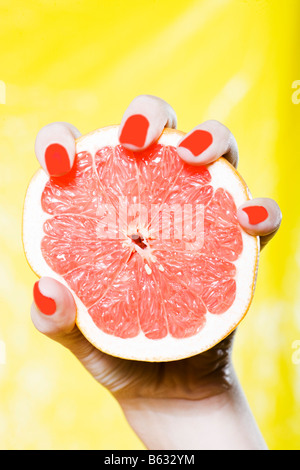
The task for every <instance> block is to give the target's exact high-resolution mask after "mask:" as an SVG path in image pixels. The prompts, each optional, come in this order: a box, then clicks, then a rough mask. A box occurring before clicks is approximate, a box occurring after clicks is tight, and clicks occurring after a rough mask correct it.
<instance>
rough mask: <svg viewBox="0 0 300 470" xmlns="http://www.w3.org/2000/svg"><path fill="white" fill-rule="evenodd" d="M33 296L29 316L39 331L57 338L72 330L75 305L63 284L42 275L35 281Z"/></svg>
mask: <svg viewBox="0 0 300 470" xmlns="http://www.w3.org/2000/svg"><path fill="white" fill-rule="evenodd" d="M33 297H34V304H33V305H32V309H31V318H32V321H33V324H34V325H35V327H36V328H37V329H38V330H39V331H40V332H41V333H44V334H45V335H47V336H51V337H52V338H53V339H57V338H61V337H63V336H64V335H67V334H68V333H69V332H70V331H72V330H73V328H74V326H75V318H76V306H75V302H74V299H73V297H72V294H71V293H70V291H69V290H68V289H67V288H66V287H65V286H63V285H62V284H61V283H60V282H58V281H56V280H55V279H52V278H49V277H43V278H41V279H40V280H39V281H37V282H36V283H35V285H34V288H33Z"/></svg>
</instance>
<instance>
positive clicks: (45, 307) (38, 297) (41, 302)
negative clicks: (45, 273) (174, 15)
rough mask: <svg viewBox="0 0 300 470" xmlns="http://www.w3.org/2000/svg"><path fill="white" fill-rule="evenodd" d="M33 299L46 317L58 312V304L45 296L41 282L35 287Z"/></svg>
mask: <svg viewBox="0 0 300 470" xmlns="http://www.w3.org/2000/svg"><path fill="white" fill-rule="evenodd" d="M33 297H34V302H35V304H36V306H37V308H38V309H39V310H40V311H41V312H42V313H44V314H45V315H53V313H55V311H56V303H55V301H54V300H53V299H51V298H50V297H46V296H45V295H43V294H42V293H41V291H40V289H39V281H37V282H36V283H35V284H34V286H33Z"/></svg>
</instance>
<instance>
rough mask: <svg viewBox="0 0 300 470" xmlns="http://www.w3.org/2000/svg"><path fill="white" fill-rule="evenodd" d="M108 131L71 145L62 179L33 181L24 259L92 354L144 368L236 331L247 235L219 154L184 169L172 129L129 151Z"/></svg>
mask: <svg viewBox="0 0 300 470" xmlns="http://www.w3.org/2000/svg"><path fill="white" fill-rule="evenodd" d="M117 132H118V127H117V126H111V127H107V128H103V129H99V130H97V131H95V132H93V133H90V134H88V135H86V136H83V137H81V138H79V139H78V140H77V141H76V158H75V163H74V167H73V169H72V170H71V171H70V173H69V174H67V175H66V176H62V177H53V178H49V177H48V176H47V175H46V173H45V172H44V171H43V170H39V171H38V172H37V173H36V174H35V175H34V177H33V179H32V181H31V183H30V185H29V188H28V191H27V195H26V199H25V206H24V217H23V240H24V248H25V252H26V256H27V259H28V262H29V264H30V265H31V267H32V269H33V270H34V271H35V272H36V273H37V274H38V275H39V276H51V277H54V278H55V279H57V280H59V281H60V282H62V283H63V284H64V285H66V286H67V287H68V288H69V289H70V290H71V292H72V294H73V296H74V299H75V301H76V305H77V318H76V321H77V325H78V327H79V328H80V330H81V331H82V333H83V334H84V335H85V336H86V337H87V338H88V339H89V341H90V342H91V343H92V344H94V345H95V346H96V347H97V348H98V349H100V350H102V351H104V352H107V353H109V354H111V355H115V356H118V357H123V358H127V359H135V360H144V361H169V360H176V359H181V358H184V357H189V356H192V355H195V354H198V353H200V352H202V351H204V350H207V349H209V348H211V347H212V346H214V345H215V344H217V343H218V342H219V341H221V340H222V339H223V338H225V337H226V336H227V335H228V334H229V333H230V332H231V331H232V330H233V329H234V328H235V327H236V326H237V325H238V323H239V322H240V321H241V320H242V318H243V317H244V315H245V314H246V312H247V310H248V308H249V305H250V302H251V299H252V296H253V291H254V286H255V279H256V271H257V264H258V252H259V246H258V238H257V237H253V236H250V235H248V234H246V233H245V232H244V231H243V230H242V229H241V227H240V226H239V223H238V220H237V207H238V206H239V205H240V204H242V203H243V202H245V201H246V200H247V199H249V198H250V194H249V191H248V189H247V186H246V184H245V183H244V181H243V180H242V178H241V177H240V176H239V175H238V173H237V172H236V170H235V169H234V168H233V167H232V166H231V165H230V164H229V163H228V162H227V161H226V160H224V159H223V158H220V159H219V160H217V161H216V162H215V163H213V164H211V165H208V166H200V167H199V166H198V167H196V166H191V165H188V164H186V163H185V162H183V161H182V160H181V159H180V158H179V156H178V154H177V152H176V144H177V142H178V141H179V139H180V138H181V137H182V135H183V134H182V133H181V132H179V131H174V130H170V129H166V130H165V131H164V132H163V134H162V135H161V137H160V139H159V140H158V142H157V143H155V144H154V145H152V146H151V147H150V148H149V149H147V150H145V151H143V152H139V153H133V152H132V151H129V150H126V149H125V148H124V147H123V146H122V145H120V143H119V141H118V138H117ZM196 211H198V212H196ZM196 214H197V215H196Z"/></svg>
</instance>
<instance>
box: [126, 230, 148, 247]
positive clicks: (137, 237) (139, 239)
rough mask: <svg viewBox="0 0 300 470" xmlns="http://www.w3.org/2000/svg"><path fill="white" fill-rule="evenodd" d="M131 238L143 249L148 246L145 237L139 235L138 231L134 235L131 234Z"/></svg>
mask: <svg viewBox="0 0 300 470" xmlns="http://www.w3.org/2000/svg"><path fill="white" fill-rule="evenodd" d="M130 238H131V240H132V241H133V243H135V244H136V245H137V246H139V247H140V248H142V249H143V250H144V249H145V248H147V244H146V243H145V239H144V237H143V236H141V235H139V234H138V233H134V234H133V235H130Z"/></svg>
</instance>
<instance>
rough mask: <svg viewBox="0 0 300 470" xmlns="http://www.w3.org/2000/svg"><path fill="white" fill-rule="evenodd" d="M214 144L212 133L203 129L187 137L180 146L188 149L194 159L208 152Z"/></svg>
mask: <svg viewBox="0 0 300 470" xmlns="http://www.w3.org/2000/svg"><path fill="white" fill-rule="evenodd" d="M212 142H213V137H212V135H211V133H210V132H208V131H204V130H202V129H197V130H195V131H194V132H192V134H190V135H189V136H187V137H186V138H185V139H184V140H183V141H182V142H181V143H180V145H179V147H184V148H186V149H188V150H189V151H190V152H192V154H193V155H194V157H198V156H199V155H200V154H201V153H202V152H204V150H206V149H207V148H208V147H209V146H210V145H211V144H212Z"/></svg>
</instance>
